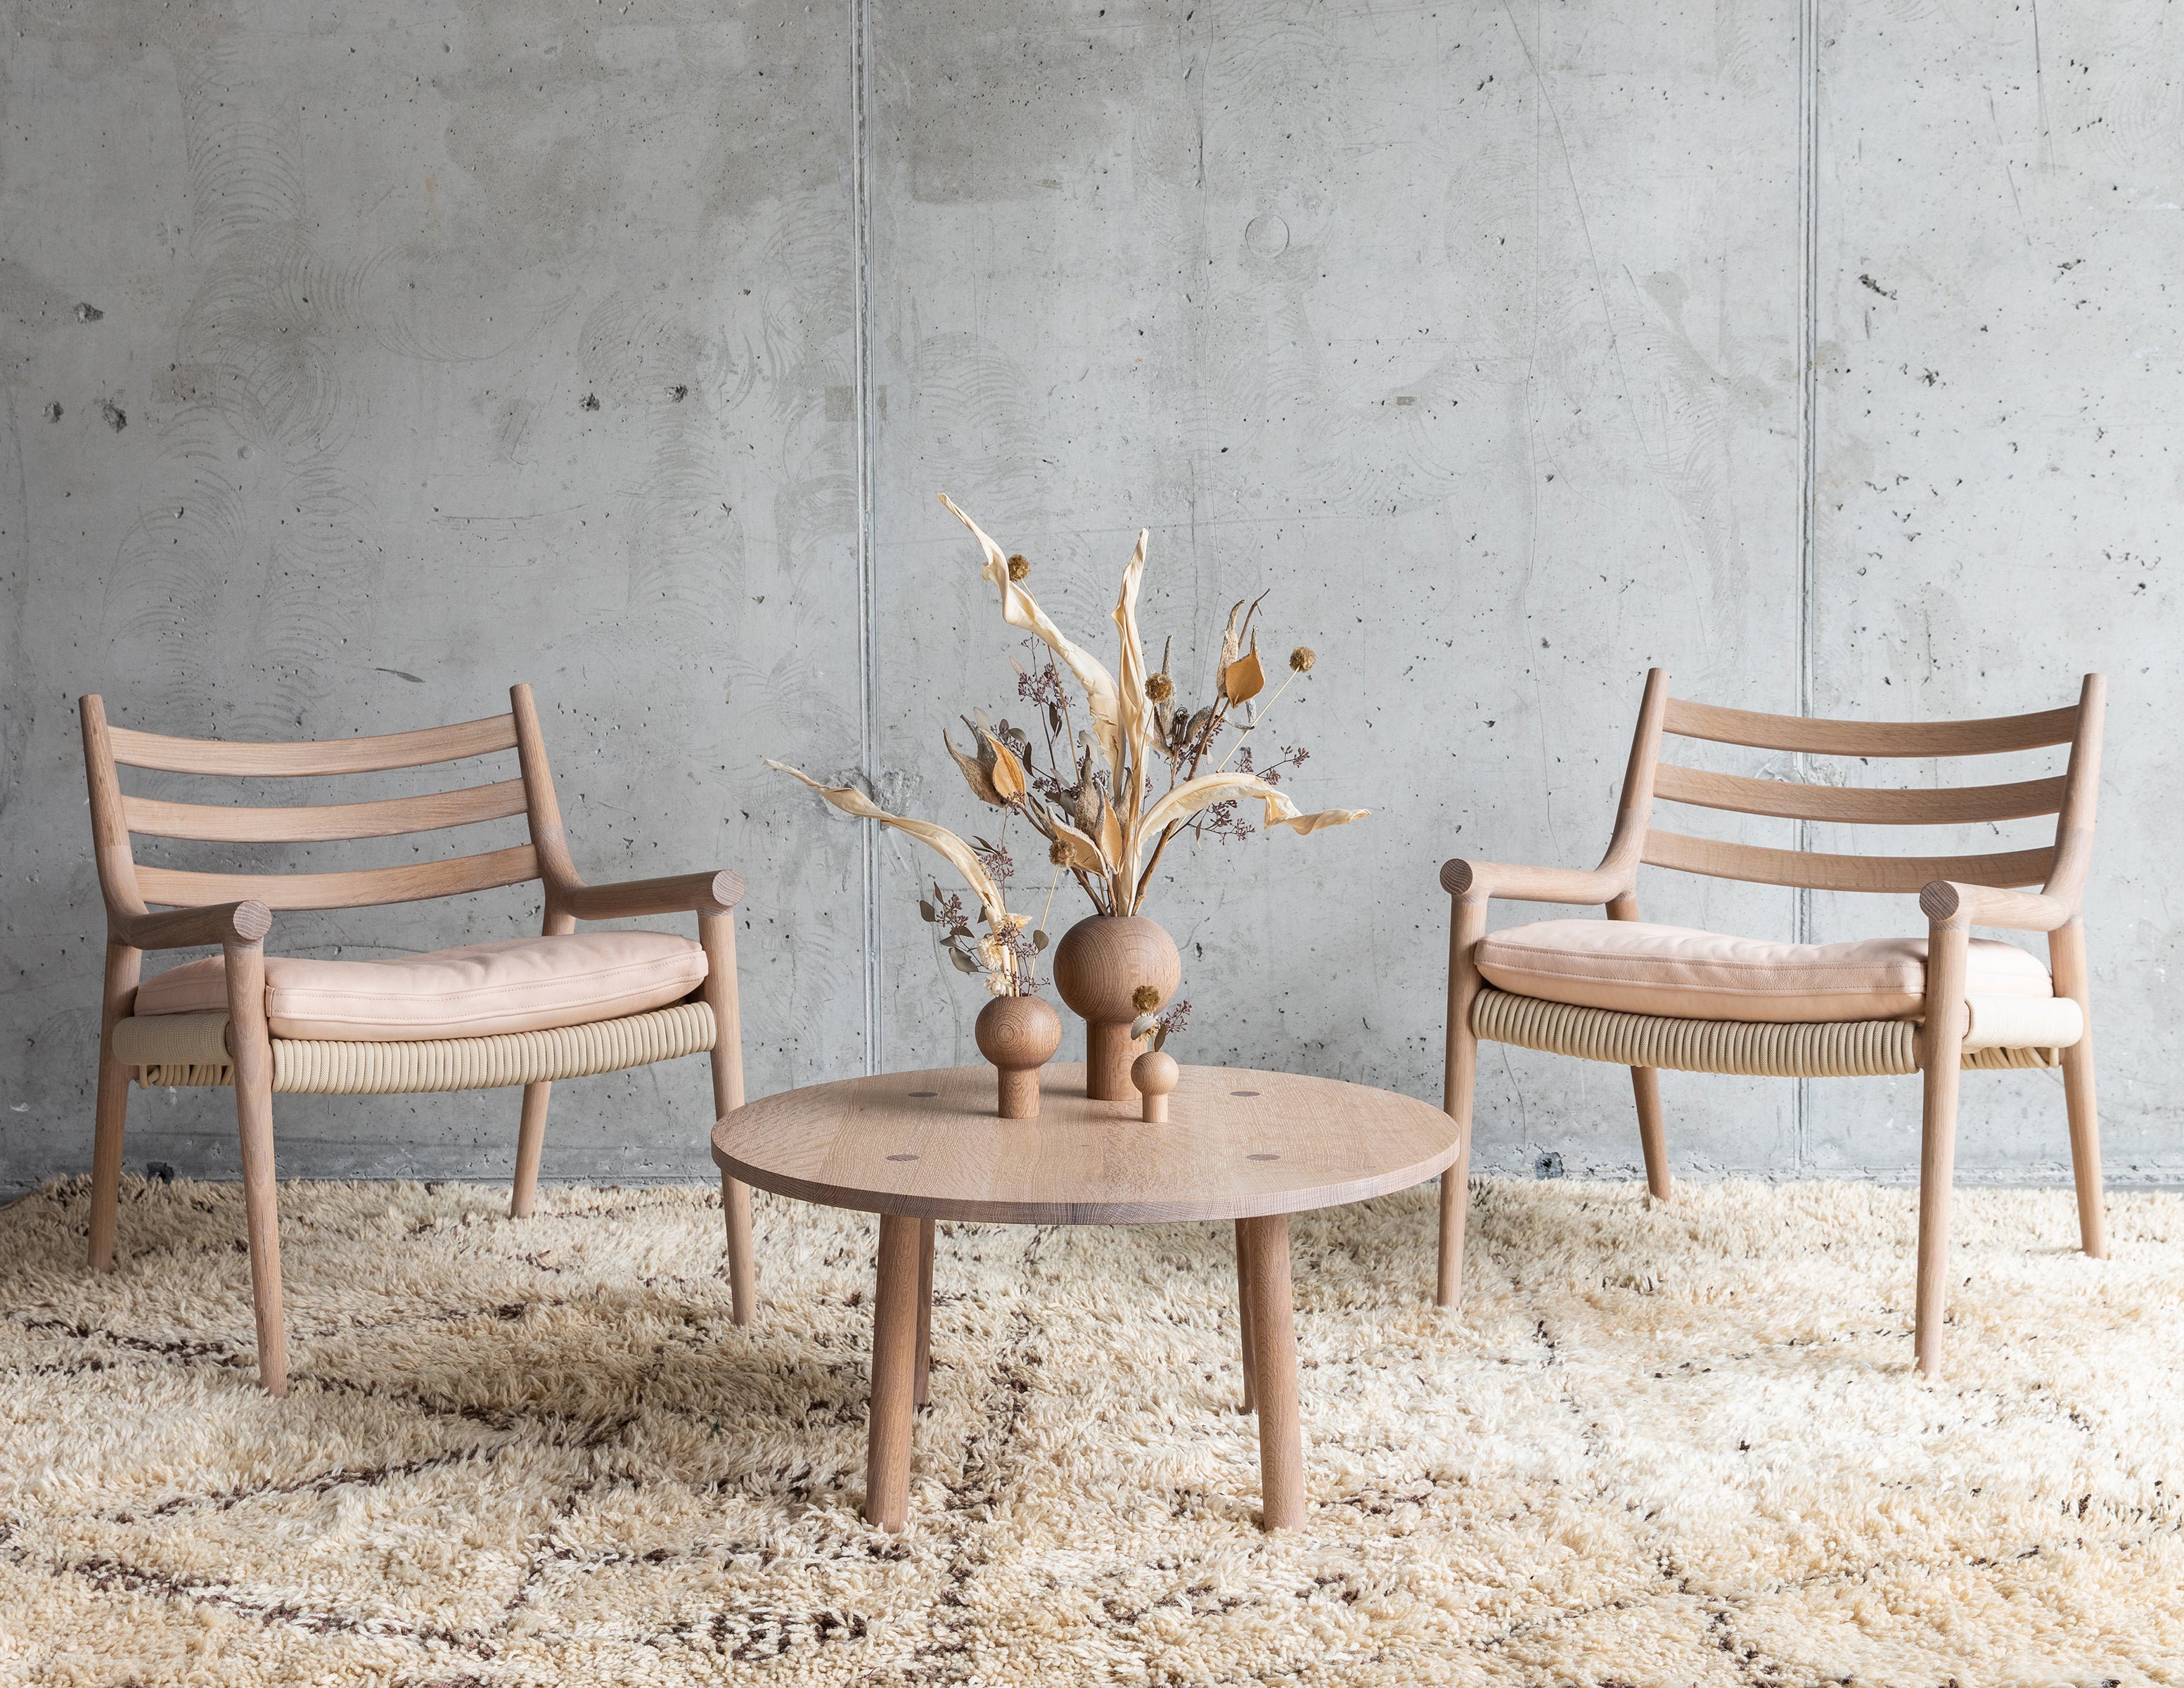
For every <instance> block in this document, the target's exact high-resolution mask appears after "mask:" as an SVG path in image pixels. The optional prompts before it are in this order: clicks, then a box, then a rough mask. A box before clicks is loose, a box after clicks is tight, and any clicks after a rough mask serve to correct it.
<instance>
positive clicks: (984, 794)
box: [940, 727, 1006, 808]
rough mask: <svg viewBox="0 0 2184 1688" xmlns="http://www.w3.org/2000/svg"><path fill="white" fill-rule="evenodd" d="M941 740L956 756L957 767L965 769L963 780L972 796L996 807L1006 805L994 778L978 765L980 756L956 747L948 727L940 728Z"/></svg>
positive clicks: (951, 753)
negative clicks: (969, 753) (967, 753)
mask: <svg viewBox="0 0 2184 1688" xmlns="http://www.w3.org/2000/svg"><path fill="white" fill-rule="evenodd" d="M940 742H941V743H943V744H944V745H946V746H948V754H949V755H950V756H951V757H955V759H956V767H958V768H960V769H962V770H963V782H964V784H966V785H968V786H969V787H970V788H971V795H972V796H974V797H976V798H977V799H978V801H979V802H982V803H991V804H992V805H993V806H994V807H995V808H1004V807H1006V805H1005V804H1003V802H1001V795H1000V792H999V791H995V789H994V782H993V780H991V779H989V778H988V777H987V774H986V770H985V769H983V768H982V767H980V766H979V765H978V757H975V756H966V755H965V754H964V753H963V752H961V751H960V750H958V749H956V741H954V740H953V739H951V738H950V737H949V736H948V729H946V728H945V727H943V728H942V729H940Z"/></svg>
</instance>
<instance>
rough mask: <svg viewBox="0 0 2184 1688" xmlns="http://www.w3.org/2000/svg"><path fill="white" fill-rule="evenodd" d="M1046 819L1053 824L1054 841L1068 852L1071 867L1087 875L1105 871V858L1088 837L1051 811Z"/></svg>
mask: <svg viewBox="0 0 2184 1688" xmlns="http://www.w3.org/2000/svg"><path fill="white" fill-rule="evenodd" d="M1046 818H1047V819H1049V820H1050V821H1051V822H1053V823H1054V833H1053V837H1054V841H1055V842H1056V843H1057V844H1059V845H1061V847H1062V848H1063V849H1065V850H1067V851H1068V852H1069V865H1070V866H1071V867H1073V868H1074V869H1078V871H1080V872H1083V873H1088V874H1104V873H1106V871H1107V861H1106V858H1105V857H1103V856H1102V855H1101V854H1100V847H1099V846H1098V845H1097V844H1095V843H1094V842H1093V841H1092V840H1091V839H1090V837H1089V836H1087V835H1086V834H1084V833H1082V832H1079V831H1078V830H1077V829H1076V828H1075V827H1073V826H1072V825H1071V824H1069V823H1068V822H1067V821H1066V820H1064V819H1062V818H1061V816H1060V815H1058V814H1056V813H1054V812H1053V811H1052V810H1051V809H1050V810H1049V811H1047V817H1046Z"/></svg>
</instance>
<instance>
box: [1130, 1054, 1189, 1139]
mask: <svg viewBox="0 0 2184 1688" xmlns="http://www.w3.org/2000/svg"><path fill="white" fill-rule="evenodd" d="M1130 1082H1131V1083H1132V1084H1134V1085H1135V1086H1137V1087H1138V1094H1139V1096H1140V1097H1142V1098H1144V1105H1143V1107H1142V1108H1141V1109H1139V1114H1138V1117H1139V1119H1141V1120H1143V1121H1145V1123H1146V1124H1147V1125H1149V1126H1164V1125H1166V1124H1167V1096H1168V1092H1170V1091H1171V1090H1173V1089H1174V1088H1175V1087H1176V1086H1177V1085H1178V1084H1179V1083H1181V1082H1183V1069H1182V1068H1181V1067H1179V1066H1178V1065H1176V1064H1175V1057H1174V1056H1173V1055H1169V1054H1162V1052H1161V1051H1160V1050H1158V1049H1148V1050H1146V1051H1145V1054H1142V1055H1140V1056H1139V1057H1138V1058H1137V1059H1135V1060H1134V1061H1132V1062H1131V1063H1130Z"/></svg>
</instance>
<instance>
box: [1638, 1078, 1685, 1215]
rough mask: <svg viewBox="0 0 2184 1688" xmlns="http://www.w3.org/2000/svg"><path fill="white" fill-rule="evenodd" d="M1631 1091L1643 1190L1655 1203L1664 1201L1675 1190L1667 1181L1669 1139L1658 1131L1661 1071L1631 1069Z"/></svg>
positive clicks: (1659, 1122) (1659, 1125)
mask: <svg viewBox="0 0 2184 1688" xmlns="http://www.w3.org/2000/svg"><path fill="white" fill-rule="evenodd" d="M1630 1089H1631V1093H1632V1094H1634V1095H1635V1097H1636V1098H1638V1147H1639V1148H1640V1149H1642V1150H1643V1151H1644V1152H1645V1155H1646V1188H1647V1189H1649V1190H1651V1191H1652V1193H1653V1199H1655V1200H1656V1201H1666V1200H1668V1199H1669V1193H1670V1192H1671V1191H1672V1190H1673V1189H1674V1188H1675V1187H1674V1184H1673V1183H1671V1182H1670V1181H1669V1139H1668V1137H1667V1134H1666V1133H1665V1132H1663V1130H1662V1129H1661V1072H1660V1069H1659V1068H1658V1067H1633V1068H1631V1069H1630Z"/></svg>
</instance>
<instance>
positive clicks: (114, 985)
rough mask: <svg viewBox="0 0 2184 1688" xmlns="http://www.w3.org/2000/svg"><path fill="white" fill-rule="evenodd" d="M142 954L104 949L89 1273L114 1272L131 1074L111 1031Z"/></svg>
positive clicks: (132, 991) (129, 1002)
mask: <svg viewBox="0 0 2184 1688" xmlns="http://www.w3.org/2000/svg"><path fill="white" fill-rule="evenodd" d="M143 959H144V953H143V951H142V950H139V949H131V947H129V946H128V945H126V944H116V943H110V944H109V945H107V947H106V992H105V997H104V998H103V1005H102V1008H101V1011H100V1014H99V1028H98V1101H97V1111H96V1112H95V1113H94V1115H92V1121H93V1123H92V1140H91V1269H92V1271H93V1272H112V1271H113V1270H114V1225H115V1222H116V1216H117V1214H118V1211H119V1210H120V1204H121V1142H122V1134H123V1131H124V1129H125V1126H127V1124H128V1119H129V1084H130V1079H131V1070H130V1069H129V1068H127V1067H125V1066H124V1065H121V1063H120V1062H119V1061H117V1060H115V1059H114V1027H115V1026H117V1025H119V1024H120V1022H121V1020H123V1019H124V1018H125V1016H126V1015H127V1014H128V1013H129V1010H130V1009H131V1006H133V1005H134V1003H135V1002H136V980H137V976H138V974H139V973H140V971H141V970H142V963H143Z"/></svg>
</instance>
